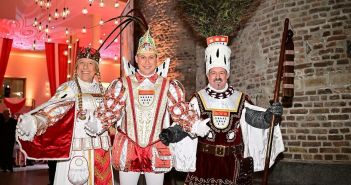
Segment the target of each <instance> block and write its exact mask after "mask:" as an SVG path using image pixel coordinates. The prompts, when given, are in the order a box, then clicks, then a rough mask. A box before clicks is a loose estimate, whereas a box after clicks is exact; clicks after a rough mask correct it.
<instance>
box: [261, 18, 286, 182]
mask: <svg viewBox="0 0 351 185" xmlns="http://www.w3.org/2000/svg"><path fill="white" fill-rule="evenodd" d="M288 27H289V19H288V18H286V19H285V22H284V32H283V37H282V42H281V46H280V54H279V65H278V73H277V79H276V81H275V87H274V98H273V102H274V103H278V102H279V89H280V83H281V78H282V73H283V63H284V58H285V57H284V55H285V43H286V38H287V34H288ZM275 122H276V116H275V115H274V114H273V118H272V121H271V124H270V128H269V138H268V143H267V150H266V159H265V164H264V171H263V180H262V185H267V184H268V173H269V162H270V159H271V150H272V143H273V134H274V123H275Z"/></svg>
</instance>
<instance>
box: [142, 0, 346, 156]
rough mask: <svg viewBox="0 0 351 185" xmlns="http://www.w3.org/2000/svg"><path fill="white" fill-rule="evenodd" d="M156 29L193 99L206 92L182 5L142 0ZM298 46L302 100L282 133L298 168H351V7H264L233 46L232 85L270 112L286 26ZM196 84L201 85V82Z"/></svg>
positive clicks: (327, 3)
mask: <svg viewBox="0 0 351 185" xmlns="http://www.w3.org/2000/svg"><path fill="white" fill-rule="evenodd" d="M135 4H136V7H139V8H140V9H141V10H142V12H143V13H144V14H145V17H146V19H147V21H148V22H150V25H151V30H152V33H153V35H154V37H155V39H156V42H157V46H158V49H159V51H160V56H161V59H164V58H165V57H170V58H171V70H170V75H169V76H170V77H171V78H177V79H178V80H180V81H181V82H182V83H183V84H184V86H185V88H186V89H187V92H188V97H189V96H190V95H191V94H192V93H193V92H195V90H197V89H200V88H203V87H204V86H205V85H206V77H205V75H204V48H203V47H202V46H201V45H199V44H197V41H196V40H195V39H194V37H193V34H192V33H191V31H190V30H189V29H188V28H187V27H186V26H185V25H184V23H183V22H182V20H180V18H179V16H178V13H177V12H176V11H175V1H171V0H160V1H152V0H145V1H141V0H137V1H136V3H135ZM285 18H289V19H290V22H291V28H292V29H293V31H294V34H295V35H294V43H295V97H294V102H293V107H292V108H286V109H285V110H284V118H283V119H284V120H283V122H282V124H281V129H282V133H283V137H284V143H285V147H286V151H285V152H284V158H285V159H287V160H292V161H316V162H322V161H330V162H337V161H341V162H350V161H351V132H350V129H351V121H350V120H351V1H350V0H262V2H261V4H260V6H259V7H258V9H257V11H256V12H255V14H254V16H253V17H252V18H251V19H250V20H249V22H248V23H247V24H246V26H245V27H244V29H242V30H241V31H240V32H239V34H238V36H237V37H236V38H235V39H234V40H233V42H232V44H231V48H232V57H231V65H232V72H231V76H230V82H231V84H234V85H235V87H236V88H237V89H239V90H241V91H243V92H245V93H247V94H249V95H250V97H251V98H252V100H253V101H254V102H255V103H256V104H257V105H259V106H263V107H266V106H268V101H269V99H272V96H273V88H274V83H275V78H276V72H277V65H278V58H279V51H280V39H281V33H282V29H283V24H284V19H285ZM195 79H196V81H195Z"/></svg>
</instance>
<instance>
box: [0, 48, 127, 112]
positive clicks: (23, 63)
mask: <svg viewBox="0 0 351 185" xmlns="http://www.w3.org/2000/svg"><path fill="white" fill-rule="evenodd" d="M119 68H120V67H119V63H115V62H113V61H111V60H102V62H101V64H100V72H101V74H102V81H103V82H107V83H109V82H111V81H112V80H113V79H116V78H118V77H119V76H120V69H119ZM5 77H19V78H26V89H25V93H26V95H25V96H26V99H27V100H26V106H28V107H30V106H31V104H32V100H35V104H36V106H38V105H40V104H42V103H44V102H45V101H47V100H48V99H49V98H50V89H49V88H50V87H49V80H48V74H47V67H46V58H45V53H44V51H23V50H16V49H12V51H11V54H10V58H9V62H8V65H7V69H6V73H5ZM28 107H27V108H24V109H22V110H21V112H25V111H27V110H28V109H29V108H28ZM3 108H4V105H2V104H1V105H0V110H1V112H2V109H3Z"/></svg>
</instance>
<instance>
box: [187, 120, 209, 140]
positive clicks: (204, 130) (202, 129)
mask: <svg viewBox="0 0 351 185" xmlns="http://www.w3.org/2000/svg"><path fill="white" fill-rule="evenodd" d="M209 121H210V118H207V119H204V120H197V121H195V123H194V124H193V125H192V127H191V133H193V134H196V135H198V136H200V137H204V136H205V135H207V134H208V132H209V131H210V130H211V128H210V127H209V126H207V125H206V123H207V122H209Z"/></svg>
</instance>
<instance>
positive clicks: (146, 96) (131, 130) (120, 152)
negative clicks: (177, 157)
mask: <svg viewBox="0 0 351 185" xmlns="http://www.w3.org/2000/svg"><path fill="white" fill-rule="evenodd" d="M189 112H191V111H189V110H188V106H187V104H186V103H185V102H184V92H183V91H182V89H181V88H180V87H179V85H178V83H177V82H176V81H169V80H167V79H166V78H163V77H161V76H158V75H157V74H154V75H152V76H151V77H149V78H144V77H143V76H141V75H140V74H139V73H136V74H135V75H130V76H127V77H123V78H121V79H118V80H115V81H113V82H112V83H111V85H110V87H109V88H108V90H107V92H106V96H105V100H104V105H103V106H102V107H101V109H100V110H99V113H98V114H99V117H100V119H101V120H102V121H103V122H105V123H113V122H114V121H118V122H117V127H118V132H117V133H116V136H115V139H114V142H113V152H112V156H113V159H112V163H113V166H114V167H115V169H117V170H120V171H126V172H128V171H133V172H168V171H170V170H171V168H172V166H173V161H172V158H173V157H172V155H173V152H172V151H171V150H170V147H168V146H165V145H164V144H162V142H161V141H160V140H159V134H160V133H161V130H162V129H163V128H167V127H169V126H170V117H172V120H173V121H174V122H176V123H178V124H181V125H182V126H183V127H184V128H185V130H188V131H189V130H190V127H191V123H192V122H194V121H195V120H197V119H198V118H197V117H196V114H194V115H193V116H191V115H190V113H189Z"/></svg>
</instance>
